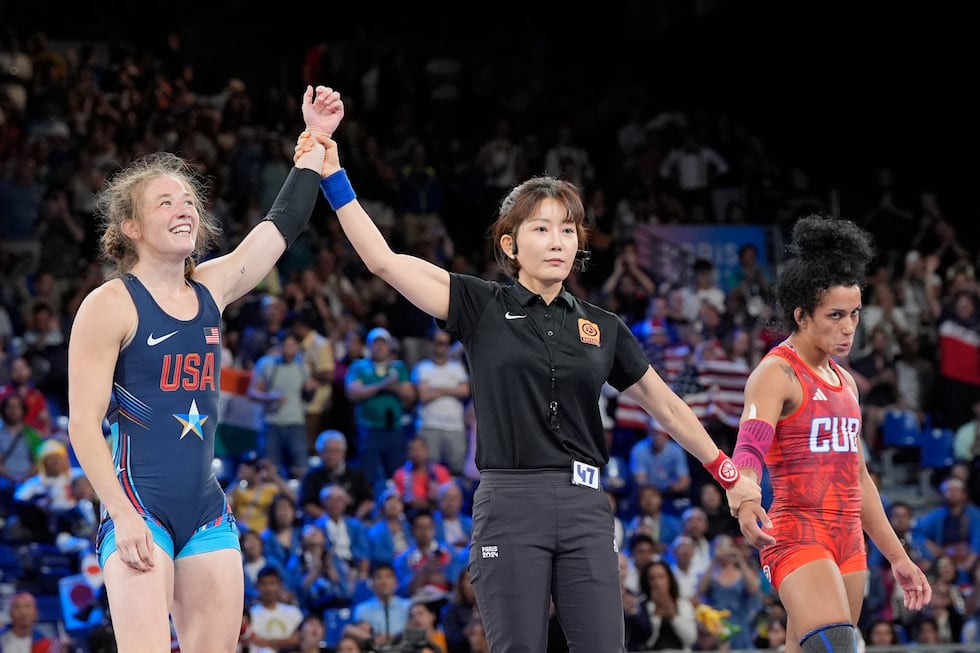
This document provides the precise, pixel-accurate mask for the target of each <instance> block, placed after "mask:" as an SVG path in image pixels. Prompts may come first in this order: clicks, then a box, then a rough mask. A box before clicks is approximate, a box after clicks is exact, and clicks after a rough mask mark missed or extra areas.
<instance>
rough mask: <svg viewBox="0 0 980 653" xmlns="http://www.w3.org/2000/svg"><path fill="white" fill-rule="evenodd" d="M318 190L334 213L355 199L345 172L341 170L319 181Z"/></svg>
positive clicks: (355, 196)
mask: <svg viewBox="0 0 980 653" xmlns="http://www.w3.org/2000/svg"><path fill="white" fill-rule="evenodd" d="M320 190H322V191H323V196H324V197H326V198H327V202H328V203H329V204H330V208H332V209H333V210H334V211H336V210H337V209H339V208H340V207H342V206H344V205H346V204H349V203H350V202H352V201H354V200H355V199H357V195H356V194H355V193H354V188H353V187H352V186H351V185H350V179H348V178H347V171H346V170H344V169H343V168H341V169H340V170H338V171H337V172H335V173H333V174H332V175H330V176H329V177H327V178H325V179H321V180H320Z"/></svg>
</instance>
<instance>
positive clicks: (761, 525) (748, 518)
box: [733, 501, 776, 549]
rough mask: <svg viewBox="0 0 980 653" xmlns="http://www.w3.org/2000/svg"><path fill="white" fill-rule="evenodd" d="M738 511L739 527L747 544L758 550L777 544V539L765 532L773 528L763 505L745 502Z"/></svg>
mask: <svg viewBox="0 0 980 653" xmlns="http://www.w3.org/2000/svg"><path fill="white" fill-rule="evenodd" d="M733 510H734V508H733ZM737 510H738V512H737V514H736V516H737V517H738V526H739V528H740V529H741V530H742V535H743V536H744V537H745V541H746V542H748V543H749V544H751V545H752V546H754V547H755V548H757V549H761V548H762V547H764V546H769V545H770V544H775V543H776V538H774V537H773V536H772V535H770V534H769V533H766V532H765V531H764V530H763V529H765V528H772V521H770V520H769V515H768V514H767V513H766V509H765V508H763V507H762V504H761V503H758V502H755V501H743V502H742V503H741V504H739V506H738V508H737Z"/></svg>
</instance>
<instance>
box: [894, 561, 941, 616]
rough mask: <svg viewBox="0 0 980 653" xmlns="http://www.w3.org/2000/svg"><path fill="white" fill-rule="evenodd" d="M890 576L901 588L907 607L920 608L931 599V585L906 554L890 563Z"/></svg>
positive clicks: (910, 608)
mask: <svg viewBox="0 0 980 653" xmlns="http://www.w3.org/2000/svg"><path fill="white" fill-rule="evenodd" d="M892 576H894V577H895V582H896V583H897V584H898V585H899V587H901V588H902V594H903V595H904V599H905V607H906V608H907V609H909V610H921V609H922V608H923V607H924V606H926V605H928V604H929V601H931V600H932V587H931V586H930V585H929V579H927V578H926V575H925V574H924V573H923V572H922V570H921V569H920V568H919V566H918V565H917V564H915V563H914V562H912V560H911V559H910V558H908V557H907V556H906V558H905V559H904V560H900V561H899V562H896V563H894V564H892Z"/></svg>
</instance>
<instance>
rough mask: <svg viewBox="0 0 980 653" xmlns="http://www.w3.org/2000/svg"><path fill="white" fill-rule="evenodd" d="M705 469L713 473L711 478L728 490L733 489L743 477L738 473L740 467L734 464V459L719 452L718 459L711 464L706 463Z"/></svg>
mask: <svg viewBox="0 0 980 653" xmlns="http://www.w3.org/2000/svg"><path fill="white" fill-rule="evenodd" d="M704 468H705V469H706V470H708V472H710V473H711V476H712V477H713V478H714V479H715V480H716V481H718V484H719V485H721V486H722V487H723V488H725V489H726V490H729V489H731V488H732V487H733V486H734V485H735V484H736V483H737V482H738V479H739V477H740V476H741V475H740V474H739V473H738V467H736V466H735V463H733V462H732V459H731V458H729V457H728V455H727V454H726V453H725V452H724V451H721V450H719V451H718V457H717V458H715V459H714V460H712V461H711V462H710V463H705V465H704Z"/></svg>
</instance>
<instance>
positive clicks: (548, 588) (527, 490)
mask: <svg viewBox="0 0 980 653" xmlns="http://www.w3.org/2000/svg"><path fill="white" fill-rule="evenodd" d="M571 476H572V472H571V465H569V469H568V470H567V471H565V470H518V471H498V470H486V471H484V472H483V473H482V475H481V478H480V485H479V486H478V487H477V489H476V494H475V495H474V497H473V537H472V543H471V544H470V559H469V571H470V578H471V579H472V581H473V588H474V590H475V591H476V600H477V606H478V607H479V610H480V614H481V616H482V618H483V625H484V629H485V631H486V634H487V642H488V643H489V644H490V650H491V651H492V652H493V653H541V652H542V651H545V650H547V649H546V642H547V637H548V618H549V610H550V605H551V602H552V601H553V602H554V605H555V609H556V612H557V615H558V620H559V622H560V623H561V625H562V629H563V630H564V632H565V636H566V638H567V640H568V650H569V651H570V653H622V652H623V651H625V650H626V648H625V646H624V620H623V600H622V595H621V594H620V582H619V558H618V555H617V552H616V549H615V544H614V542H613V521H612V513H611V511H610V508H609V501H608V499H607V498H606V495H605V494H604V493H603V492H602V491H601V490H593V489H590V488H586V487H581V486H577V485H572V482H571Z"/></svg>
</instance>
